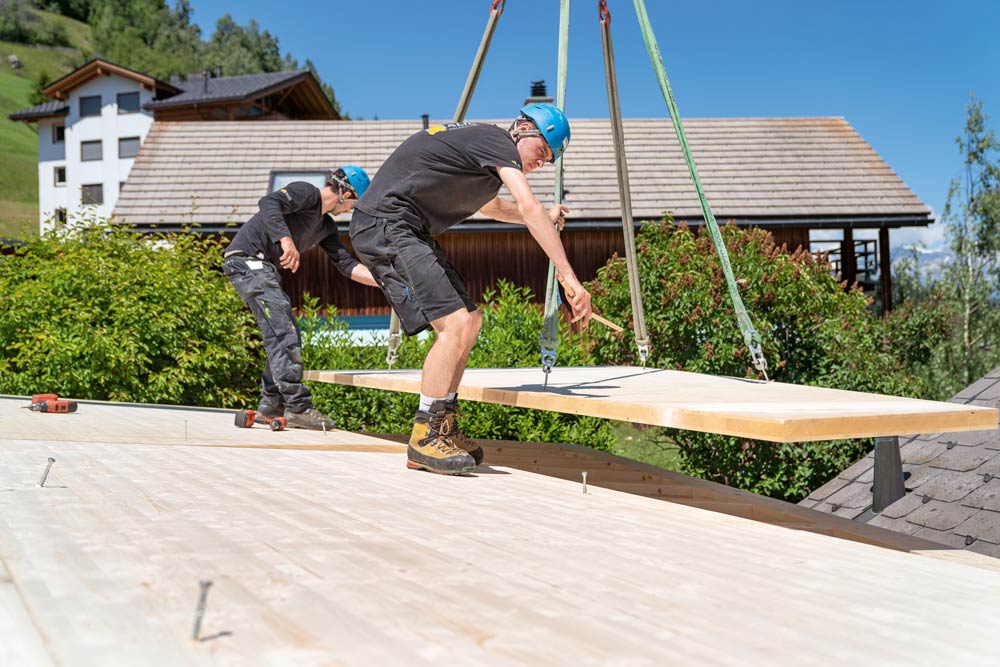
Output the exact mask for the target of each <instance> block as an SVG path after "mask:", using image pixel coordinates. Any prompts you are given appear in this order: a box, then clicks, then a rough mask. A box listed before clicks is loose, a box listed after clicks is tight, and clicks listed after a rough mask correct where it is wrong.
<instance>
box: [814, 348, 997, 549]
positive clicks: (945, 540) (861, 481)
mask: <svg viewBox="0 0 1000 667" xmlns="http://www.w3.org/2000/svg"><path fill="white" fill-rule="evenodd" d="M951 402H953V403H964V404H967V405H982V406H987V407H994V408H996V407H1000V368H996V369H994V370H993V371H992V372H990V373H989V374H988V375H987V376H986V377H984V378H982V379H981V380H978V381H977V382H975V383H973V384H971V385H969V386H968V387H966V388H965V389H963V390H962V391H961V392H959V393H958V394H956V395H955V396H954V397H953V398H952V399H951ZM900 455H901V458H902V461H903V470H904V472H905V473H908V475H907V477H906V480H905V486H906V491H907V493H906V495H905V496H903V497H902V498H900V499H899V500H897V501H896V502H895V503H893V504H892V505H890V506H889V507H887V508H886V509H885V510H884V511H883V512H882V513H881V514H875V515H873V516H872V517H871V518H870V519H868V523H870V524H872V525H873V526H879V527H881V528H888V529H890V530H895V531H897V532H900V533H904V534H907V535H913V536H915V537H922V538H924V539H928V540H932V541H934V542H939V543H941V544H945V545H948V546H952V547H958V548H962V549H968V550H970V551H975V552H976V553H980V554H985V555H987V556H993V557H994V558H998V557H1000V430H997V429H994V430H992V431H968V432H965V433H932V434H926V435H921V436H918V437H916V438H906V439H903V438H900ZM872 465H873V458H872V454H869V455H868V456H866V457H865V458H863V459H861V460H860V461H858V462H857V463H855V464H854V465H853V466H851V467H849V468H848V469H847V470H845V471H843V472H842V473H840V475H838V476H837V477H836V478H835V479H832V480H830V481H829V482H827V483H826V484H824V485H823V486H821V487H820V488H818V489H816V490H815V491H813V492H812V493H811V494H810V495H809V497H808V498H806V499H805V500H803V501H802V503H800V504H802V505H805V506H807V507H812V508H813V509H817V510H820V511H823V512H827V513H829V514H837V515H839V516H848V515H850V514H852V513H853V516H852V517H851V518H858V517H860V518H861V519H864V518H865V516H864V515H865V513H866V511H867V510H869V509H870V508H871V504H872V498H871V487H872ZM868 515H871V513H870V512H868Z"/></svg>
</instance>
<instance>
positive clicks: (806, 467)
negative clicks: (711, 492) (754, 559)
mask: <svg viewBox="0 0 1000 667" xmlns="http://www.w3.org/2000/svg"><path fill="white" fill-rule="evenodd" d="M723 237H724V239H725V242H726V246H727V249H728V252H729V257H730V261H731V263H732V266H733V271H734V274H735V275H736V277H737V280H738V282H739V283H740V284H741V285H742V287H741V294H742V297H743V300H744V303H745V305H746V307H747V311H748V312H749V313H750V315H751V319H752V320H753V322H754V325H755V327H756V328H757V330H758V332H759V333H760V335H761V338H762V346H763V350H764V354H765V356H766V357H767V359H768V361H769V363H770V368H769V370H768V374H769V377H770V379H772V380H776V381H779V382H789V383H794V384H806V385H817V386H825V387H835V388H838V389H849V390H855V391H867V392H875V393H882V394H892V395H913V393H914V391H915V389H916V386H917V385H916V384H915V383H914V382H913V381H912V379H911V378H909V376H908V375H907V374H906V372H905V369H904V368H902V366H901V365H900V363H899V362H898V360H897V359H896V356H895V354H894V353H893V350H892V348H891V345H889V344H888V338H887V333H886V329H885V327H884V325H883V323H882V322H881V321H880V320H877V319H875V318H873V317H872V316H871V314H870V313H869V311H868V309H867V306H868V302H867V299H866V298H865V296H864V295H863V294H862V293H861V292H860V291H857V290H852V291H849V292H845V291H844V289H843V285H841V284H839V283H838V282H837V281H836V280H835V279H834V278H833V277H832V276H831V273H830V270H829V267H828V266H827V265H826V264H822V263H818V262H816V261H815V260H814V259H813V257H812V255H811V254H809V253H808V252H805V251H803V250H801V249H800V250H798V251H796V252H793V253H791V254H788V253H787V252H785V251H784V250H783V249H782V248H778V247H776V246H775V244H774V240H773V237H772V236H771V235H770V233H768V232H767V231H765V230H760V229H746V230H743V229H739V228H737V227H736V226H734V225H730V226H727V227H726V228H725V229H724V230H723ZM637 248H638V262H639V275H641V276H642V293H643V303H644V305H645V308H646V321H647V323H648V328H649V337H650V341H651V345H650V347H651V351H650V359H649V364H650V365H651V366H653V367H656V368H674V369H682V370H686V371H692V372H696V373H706V374H710V375H724V376H736V377H755V376H756V375H757V372H756V370H755V369H754V368H753V366H752V360H751V359H750V355H749V353H748V351H747V350H746V347H745V345H744V342H743V338H742V336H741V334H740V331H739V327H738V325H737V324H736V320H735V316H734V311H733V306H732V303H731V301H730V298H729V293H728V290H727V288H726V282H725V278H724V275H723V272H722V266H721V264H720V261H719V258H718V255H717V253H716V250H715V247H714V245H713V243H712V240H711V237H710V236H709V234H708V233H707V230H706V231H705V232H704V233H702V232H699V233H694V232H692V231H690V230H689V229H687V227H686V226H679V227H676V226H674V225H673V224H672V222H671V221H669V220H665V221H664V222H663V223H662V224H649V225H646V226H644V227H643V228H642V229H641V231H640V233H639V235H638V238H637ZM592 294H593V299H594V306H595V309H597V310H598V311H599V312H604V313H630V312H631V305H630V300H629V291H628V279H627V273H626V266H625V263H624V260H622V259H619V258H616V259H614V260H612V261H611V262H609V263H608V265H607V266H606V267H605V268H604V269H602V270H601V272H600V273H599V275H598V277H597V279H596V280H595V281H594V283H593V285H592ZM593 354H594V359H595V363H597V364H627V363H635V357H636V355H635V352H634V343H633V340H632V336H631V335H630V334H629V335H625V334H613V333H610V332H608V331H607V330H597V331H595V338H594V349H593ZM662 437H663V438H669V439H671V440H673V441H674V442H675V443H676V444H677V445H678V446H679V448H680V453H681V460H682V461H683V468H684V471H685V472H688V473H690V474H694V475H697V476H699V477H703V478H705V479H711V480H715V481H720V482H723V483H726V484H730V485H733V486H738V487H741V488H744V489H747V490H750V491H753V492H755V493H761V494H765V495H771V496H775V497H779V498H784V499H788V500H797V499H800V498H802V497H804V496H805V495H806V494H808V492H809V491H810V490H811V489H813V488H815V487H817V486H819V485H820V484H822V483H824V482H826V481H827V480H828V479H830V478H832V477H834V476H835V475H836V474H837V473H838V472H839V471H841V470H843V469H844V468H845V467H846V466H847V465H849V464H850V463H851V462H852V461H854V460H856V459H857V458H858V457H860V456H862V455H864V454H865V453H866V452H867V451H869V450H870V449H871V446H872V445H871V442H870V441H868V440H851V441H835V442H822V443H799V444H793V445H779V444H774V443H767V442H756V441H751V440H746V439H742V438H733V437H725V436H717V435H712V434H705V433H695V432H690V431H677V430H667V431H664V432H663V433H662Z"/></svg>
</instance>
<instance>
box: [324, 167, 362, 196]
mask: <svg viewBox="0 0 1000 667" xmlns="http://www.w3.org/2000/svg"><path fill="white" fill-rule="evenodd" d="M327 180H328V181H329V182H330V183H336V184H337V185H339V186H340V187H342V188H346V189H348V190H351V191H353V192H354V195H355V196H356V197H357V198H358V199H361V197H362V196H364V194H365V191H366V190H367V189H368V184H369V183H371V179H370V178H368V173H367V172H366V171H365V170H364V169H362V168H361V167H358V166H356V165H353V164H345V165H344V166H343V167H341V168H340V169H337V170H335V171H331V172H330V176H329V178H328V179H327Z"/></svg>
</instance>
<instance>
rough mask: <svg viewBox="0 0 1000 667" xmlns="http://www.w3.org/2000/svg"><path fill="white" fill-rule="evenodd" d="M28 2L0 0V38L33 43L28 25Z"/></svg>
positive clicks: (32, 36)
mask: <svg viewBox="0 0 1000 667" xmlns="http://www.w3.org/2000/svg"><path fill="white" fill-rule="evenodd" d="M27 7H28V4H27V3H26V2H25V1H24V0H0V40H2V41H5V42H17V43H19V44H33V43H35V39H34V35H33V33H32V31H31V28H30V27H29V25H28V24H29V21H30V17H29V15H28V12H27Z"/></svg>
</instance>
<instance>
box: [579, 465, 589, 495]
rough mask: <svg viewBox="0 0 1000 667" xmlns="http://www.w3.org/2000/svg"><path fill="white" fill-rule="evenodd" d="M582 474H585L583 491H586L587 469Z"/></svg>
mask: <svg viewBox="0 0 1000 667" xmlns="http://www.w3.org/2000/svg"><path fill="white" fill-rule="evenodd" d="M580 474H581V475H583V492H584V493H586V492H587V471H586V470H584V471H583V472H582V473H580Z"/></svg>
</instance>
